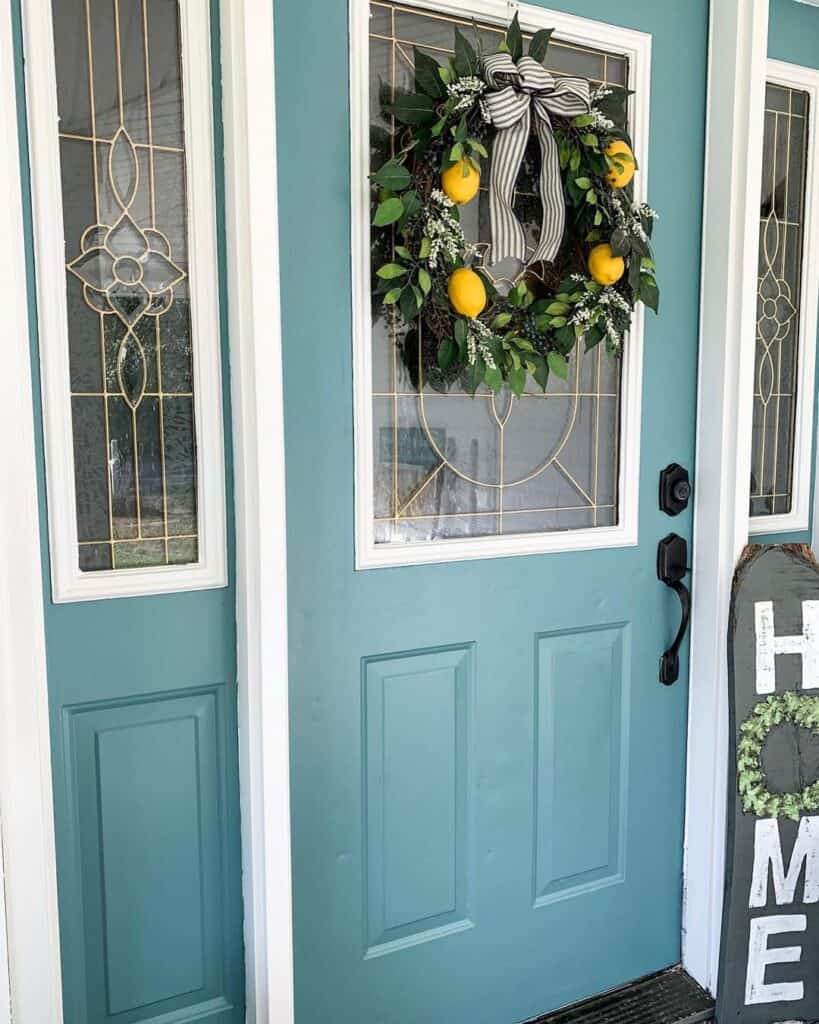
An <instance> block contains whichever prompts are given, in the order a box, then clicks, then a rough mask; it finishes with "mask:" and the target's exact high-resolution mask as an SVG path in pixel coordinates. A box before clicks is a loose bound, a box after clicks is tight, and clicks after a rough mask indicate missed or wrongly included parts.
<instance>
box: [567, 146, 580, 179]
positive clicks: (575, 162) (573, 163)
mask: <svg viewBox="0 0 819 1024" xmlns="http://www.w3.org/2000/svg"><path fill="white" fill-rule="evenodd" d="M579 167H580V150H579V149H577V148H576V147H575V149H574V150H573V151H572V155H571V157H570V158H569V170H570V171H571V172H572V174H574V172H575V171H576V170H577V169H578V168H579Z"/></svg>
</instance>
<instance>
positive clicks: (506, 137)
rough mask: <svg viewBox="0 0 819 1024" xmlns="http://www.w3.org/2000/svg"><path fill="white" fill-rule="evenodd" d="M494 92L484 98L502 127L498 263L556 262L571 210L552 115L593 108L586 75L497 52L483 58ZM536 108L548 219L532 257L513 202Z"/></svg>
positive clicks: (493, 200) (495, 215) (493, 190)
mask: <svg viewBox="0 0 819 1024" xmlns="http://www.w3.org/2000/svg"><path fill="white" fill-rule="evenodd" d="M483 69H484V78H485V80H486V84H487V85H488V86H489V90H491V91H489V92H487V93H486V95H485V96H484V100H485V102H486V109H487V113H488V116H489V120H490V121H491V123H492V124H493V125H494V126H495V128H497V134H496V136H495V140H494V143H493V147H492V177H491V181H490V183H489V213H490V218H491V223H492V261H493V262H495V263H499V262H500V261H501V260H503V259H507V258H509V257H513V258H515V259H518V260H520V261H521V262H522V263H535V262H537V261H538V260H547V261H548V260H553V259H554V258H555V256H556V255H557V251H558V249H559V248H560V243H561V241H562V239H563V228H564V226H565V223H566V208H565V206H564V203H563V183H562V181H561V177H560V159H559V155H558V149H557V143H556V142H555V138H554V135H553V133H552V122H551V120H550V118H549V115H550V114H559V115H560V116H562V117H577V116H578V114H585V113H588V111H589V108H590V106H591V100H590V96H589V83H588V82H587V81H586V79H585V78H553V77H552V75H550V74H549V72H548V71H547V70H546V69H545V68H544V67H543V65H542V64H540V63H539V62H538V61H536V60H535V59H534V58H533V57H521V58H520V60H519V61H518V62H517V64H516V63H515V61H514V60H512V57H511V55H510V54H508V53H495V54H493V55H492V56H491V57H487V58H485V60H484V62H483ZM532 111H534V117H535V130H536V131H537V136H538V139H539V140H540V152H541V168H540V198H541V201H542V204H543V222H542V224H541V228H540V241H539V242H538V245H537V248H536V249H535V251H534V252H533V253H532V255H531V256H530V257H528V258H527V256H526V236H525V234H524V231H523V227H522V225H521V223H520V221H519V220H518V218H517V217H516V216H515V212H514V210H513V208H512V202H513V199H514V194H515V182H516V181H517V177H518V172H519V171H520V165H521V163H522V161H523V154H524V151H525V149H526V143H527V140H528V138H529V130H530V128H531V121H532Z"/></svg>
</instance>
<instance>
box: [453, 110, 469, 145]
mask: <svg viewBox="0 0 819 1024" xmlns="http://www.w3.org/2000/svg"><path fill="white" fill-rule="evenodd" d="M452 134H453V135H454V137H455V138H456V139H457V141H458V142H466V140H467V138H468V137H469V133H468V130H467V127H466V116H464V117H462V118H461V120H460V121H459V122H458V124H457V125H456V126H455V127H454V128H453V129H452Z"/></svg>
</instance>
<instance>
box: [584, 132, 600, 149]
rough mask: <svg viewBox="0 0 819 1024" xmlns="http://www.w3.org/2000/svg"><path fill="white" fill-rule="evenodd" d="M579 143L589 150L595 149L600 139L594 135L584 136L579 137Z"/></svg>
mask: <svg viewBox="0 0 819 1024" xmlns="http://www.w3.org/2000/svg"><path fill="white" fill-rule="evenodd" d="M580 141H581V142H582V143H583V145H584V146H589V147H590V148H591V149H597V147H598V146H599V145H600V139H598V138H597V136H596V135H592V134H586V135H581V136H580Z"/></svg>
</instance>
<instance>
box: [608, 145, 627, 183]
mask: <svg viewBox="0 0 819 1024" xmlns="http://www.w3.org/2000/svg"><path fill="white" fill-rule="evenodd" d="M618 155H622V156H624V157H626V158H627V159H625V160H617V157H618ZM606 156H610V157H611V158H612V160H617V162H618V163H619V164H621V165H622V168H623V169H622V171H618V170H617V168H616V167H612V168H611V170H610V171H609V173H608V174H607V175H606V181H607V182H608V183H609V185H611V187H612V188H625V187H626V185H628V183H629V182H630V181H631V179H632V178H633V177H634V154H633V153H632V152H631V150H630V149H629V147H628V145H627V144H626V143H625V142H623V140H622V139H615V140H614V142H612V143H610V144H609V145H608V146H606Z"/></svg>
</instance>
